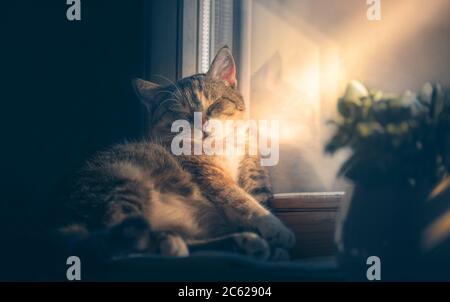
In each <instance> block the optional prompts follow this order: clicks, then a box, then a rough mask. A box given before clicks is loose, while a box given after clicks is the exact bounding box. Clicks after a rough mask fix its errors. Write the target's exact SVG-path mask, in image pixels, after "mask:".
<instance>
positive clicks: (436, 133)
mask: <svg viewBox="0 0 450 302" xmlns="http://www.w3.org/2000/svg"><path fill="white" fill-rule="evenodd" d="M337 107H338V113H339V116H338V118H337V119H336V120H334V121H331V123H332V124H333V125H334V127H335V132H334V135H333V136H332V137H331V138H330V140H329V142H328V143H327V145H326V147H325V149H326V152H328V153H330V154H333V153H335V152H336V151H338V150H340V149H345V148H348V149H350V150H351V155H350V156H349V157H348V159H347V160H346V161H345V162H344V163H343V165H342V167H341V169H340V171H339V174H340V175H342V176H344V177H345V178H347V179H349V180H350V181H351V182H352V183H353V189H352V192H349V194H347V197H346V199H345V200H344V202H343V205H342V208H341V211H340V214H339V218H338V225H337V230H336V244H337V248H338V261H339V263H340V265H341V266H342V267H344V268H345V271H346V272H348V273H349V277H352V278H356V279H360V280H364V279H365V278H366V270H367V264H366V260H367V258H368V257H370V256H377V257H379V258H380V260H381V262H382V265H383V272H384V273H383V275H384V280H386V279H393V280H395V279H401V280H404V279H405V277H410V276H411V274H410V273H411V272H410V268H411V267H412V266H411V263H412V262H413V261H417V260H418V257H419V237H420V236H419V235H418V234H419V230H420V227H421V226H420V219H421V217H420V214H421V211H422V209H423V205H424V203H425V200H426V198H427V195H428V194H429V192H430V191H431V189H432V187H433V186H434V185H435V184H436V183H437V182H438V181H439V180H441V179H442V178H443V177H445V176H446V175H447V174H448V171H449V169H450V152H449V151H450V92H449V91H448V90H446V89H444V88H443V87H442V86H440V85H432V84H425V85H424V86H423V88H422V90H421V92H420V93H418V94H415V93H412V92H410V91H406V92H405V93H403V94H402V95H393V94H385V93H383V92H381V91H379V90H368V89H367V88H366V87H364V86H363V85H362V84H361V83H359V82H356V81H352V82H350V84H349V85H348V87H347V90H346V92H345V95H344V96H343V97H341V98H340V99H339V100H338V106H337ZM365 280H367V279H365Z"/></svg>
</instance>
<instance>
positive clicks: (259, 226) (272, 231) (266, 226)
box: [254, 214, 295, 248]
mask: <svg viewBox="0 0 450 302" xmlns="http://www.w3.org/2000/svg"><path fill="white" fill-rule="evenodd" d="M254 226H255V227H256V230H257V231H258V232H259V233H260V234H261V236H262V237H263V238H264V239H266V240H267V242H268V243H269V244H270V245H274V246H281V247H284V248H291V247H293V246H294V244H295V235H294V233H292V231H291V230H289V229H288V228H287V227H286V226H285V225H284V224H283V223H282V222H281V221H280V220H279V219H278V218H277V217H275V216H274V215H272V214H269V215H266V216H261V217H258V218H256V219H255V221H254Z"/></svg>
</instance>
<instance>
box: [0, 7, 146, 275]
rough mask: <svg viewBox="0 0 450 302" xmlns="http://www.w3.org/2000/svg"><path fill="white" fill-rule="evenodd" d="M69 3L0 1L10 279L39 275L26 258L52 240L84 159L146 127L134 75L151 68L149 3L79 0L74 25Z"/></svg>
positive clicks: (3, 209)
mask: <svg viewBox="0 0 450 302" xmlns="http://www.w3.org/2000/svg"><path fill="white" fill-rule="evenodd" d="M67 8H68V6H67V5H66V1H65V0H59V1H23V0H21V1H10V2H7V1H2V3H1V4H0V13H1V15H0V20H1V21H0V25H1V26H0V28H1V29H0V31H1V35H0V43H1V44H0V53H1V55H0V62H1V64H0V70H1V91H0V98H1V107H2V109H1V112H2V113H3V114H2V118H1V123H2V126H1V129H2V140H1V150H2V156H1V157H2V162H3V163H2V165H1V169H2V172H3V173H2V174H3V177H2V178H3V180H2V187H3V188H2V197H1V202H0V221H1V225H2V227H1V229H0V232H1V239H0V241H1V242H2V244H0V246H1V252H0V255H3V256H2V257H1V259H2V260H5V261H4V264H3V265H2V267H1V270H0V271H2V273H5V275H7V276H8V280H14V278H19V279H21V278H25V279H27V278H28V277H29V275H26V274H25V272H28V273H30V274H33V273H36V274H38V272H33V268H32V267H30V266H29V265H31V264H30V263H36V262H39V261H40V260H39V258H37V257H39V253H45V244H46V243H45V242H40V241H39V239H36V238H39V237H38V236H35V235H36V234H39V233H41V232H45V231H46V230H48V228H50V227H52V226H54V225H55V223H56V222H57V219H58V217H57V215H56V214H55V213H56V212H57V211H56V209H57V208H58V207H59V205H60V204H61V203H62V202H63V198H64V197H63V196H64V194H65V191H66V188H67V185H68V184H69V183H70V180H71V179H72V176H73V173H74V172H75V171H76V170H77V169H78V168H79V167H80V166H81V165H82V164H83V162H84V161H85V160H86V158H87V157H89V156H91V155H92V154H93V153H94V152H95V151H97V150H101V149H104V148H107V147H108V146H110V145H111V144H114V143H117V142H121V141H124V140H125V139H136V138H139V137H140V136H142V134H143V129H144V111H143V110H144V109H143V107H142V106H141V104H140V103H139V101H138V100H137V98H136V97H135V96H134V92H133V90H132V87H131V83H130V80H131V79H132V78H133V77H136V76H138V77H143V76H144V74H145V72H146V68H147V67H148V62H147V61H148V60H149V58H150V54H149V53H146V50H147V49H149V44H148V43H149V34H148V33H149V32H151V28H150V25H149V24H148V22H145V21H144V20H145V17H144V16H145V13H147V14H148V13H149V9H150V8H149V5H148V3H147V4H144V1H141V0H133V1H127V2H125V1H106V0H95V1H82V20H81V21H75V22H70V21H68V20H67V19H66V10H67ZM144 12H145V13H144ZM2 262H3V261H2ZM5 268H9V270H8V269H5Z"/></svg>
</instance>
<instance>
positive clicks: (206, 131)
mask: <svg viewBox="0 0 450 302" xmlns="http://www.w3.org/2000/svg"><path fill="white" fill-rule="evenodd" d="M203 135H204V137H205V138H206V137H208V136H210V135H211V129H209V121H208V120H204V121H203Z"/></svg>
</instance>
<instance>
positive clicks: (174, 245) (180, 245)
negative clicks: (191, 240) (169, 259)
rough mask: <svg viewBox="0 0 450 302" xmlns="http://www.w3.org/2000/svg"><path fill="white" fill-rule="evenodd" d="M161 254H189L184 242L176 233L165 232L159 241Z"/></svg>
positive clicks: (174, 255) (180, 255) (179, 255)
mask: <svg viewBox="0 0 450 302" xmlns="http://www.w3.org/2000/svg"><path fill="white" fill-rule="evenodd" d="M159 250H160V253H161V255H164V256H173V257H185V256H189V249H188V247H187V245H186V242H185V241H184V240H183V239H182V238H181V237H180V236H177V235H172V234H165V235H164V236H162V238H161V239H160V241H159Z"/></svg>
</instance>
